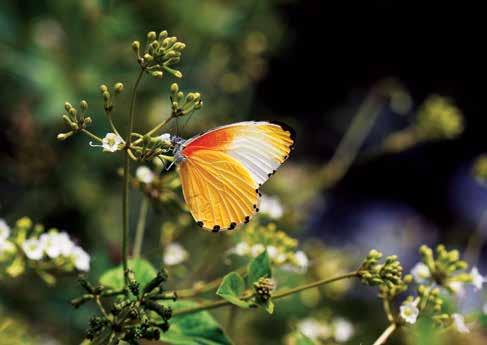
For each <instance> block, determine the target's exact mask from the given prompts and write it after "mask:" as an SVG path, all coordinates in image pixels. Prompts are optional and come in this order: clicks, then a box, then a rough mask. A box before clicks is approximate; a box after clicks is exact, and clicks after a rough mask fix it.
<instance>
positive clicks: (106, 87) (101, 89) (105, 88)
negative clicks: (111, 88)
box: [100, 84, 108, 95]
mask: <svg viewBox="0 0 487 345" xmlns="http://www.w3.org/2000/svg"><path fill="white" fill-rule="evenodd" d="M107 91H108V86H106V85H105V84H101V85H100V92H101V94H102V95H103V93H105V92H107Z"/></svg>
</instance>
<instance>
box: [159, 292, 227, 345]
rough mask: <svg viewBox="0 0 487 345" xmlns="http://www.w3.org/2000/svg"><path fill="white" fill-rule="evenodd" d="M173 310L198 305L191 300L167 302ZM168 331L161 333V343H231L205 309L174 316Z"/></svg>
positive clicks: (210, 344) (183, 344)
mask: <svg viewBox="0 0 487 345" xmlns="http://www.w3.org/2000/svg"><path fill="white" fill-rule="evenodd" d="M167 305H168V306H170V307H171V308H173V310H178V309H182V308H190V307H195V306H198V304H197V303H195V302H191V301H177V302H168V303H167ZM169 324H170V325H171V327H170V328H169V331H167V332H166V333H162V334H161V338H160V340H161V341H162V342H163V343H167V344H173V345H231V344H232V342H231V341H230V339H229V338H228V337H227V336H226V334H225V333H224V332H223V329H222V328H221V326H220V325H219V324H218V323H217V322H216V321H215V319H213V317H212V316H211V315H210V314H209V313H208V312H206V311H200V312H197V313H194V314H187V315H181V316H174V317H173V318H172V319H171V320H169Z"/></svg>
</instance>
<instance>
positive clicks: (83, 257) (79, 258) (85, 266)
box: [71, 246, 90, 272]
mask: <svg viewBox="0 0 487 345" xmlns="http://www.w3.org/2000/svg"><path fill="white" fill-rule="evenodd" d="M71 258H72V260H73V263H74V267H76V269H77V270H79V271H84V272H86V271H89V270H90V256H89V255H88V253H87V252H85V251H84V250H83V248H81V247H78V246H75V247H74V248H73V249H72V251H71Z"/></svg>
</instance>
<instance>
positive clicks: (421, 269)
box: [411, 262, 431, 284]
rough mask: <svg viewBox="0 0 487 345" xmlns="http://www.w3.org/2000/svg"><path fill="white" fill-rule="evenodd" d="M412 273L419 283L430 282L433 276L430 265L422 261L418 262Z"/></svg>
mask: <svg viewBox="0 0 487 345" xmlns="http://www.w3.org/2000/svg"><path fill="white" fill-rule="evenodd" d="M411 275H412V276H413V278H414V280H415V281H416V283H418V284H424V283H427V282H428V279H429V278H431V272H430V269H429V268H428V266H426V265H425V264H424V263H422V262H418V263H417V264H416V265H415V266H414V267H413V268H412V269H411Z"/></svg>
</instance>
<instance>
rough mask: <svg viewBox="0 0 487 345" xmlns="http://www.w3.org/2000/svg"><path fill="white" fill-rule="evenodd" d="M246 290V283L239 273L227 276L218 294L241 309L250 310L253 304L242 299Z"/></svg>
mask: <svg viewBox="0 0 487 345" xmlns="http://www.w3.org/2000/svg"><path fill="white" fill-rule="evenodd" d="M244 290H245V281H244V279H243V278H242V277H241V276H240V274H238V273H237V272H231V273H229V274H227V275H226V276H225V277H224V278H223V280H222V283H221V284H220V287H219V288H218V290H217V291H216V294H217V295H218V296H220V297H222V298H224V299H226V300H227V301H229V302H231V303H233V304H235V305H236V306H239V307H241V308H249V307H250V306H251V303H249V302H247V301H244V300H242V299H241V296H242V293H243V292H244Z"/></svg>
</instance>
